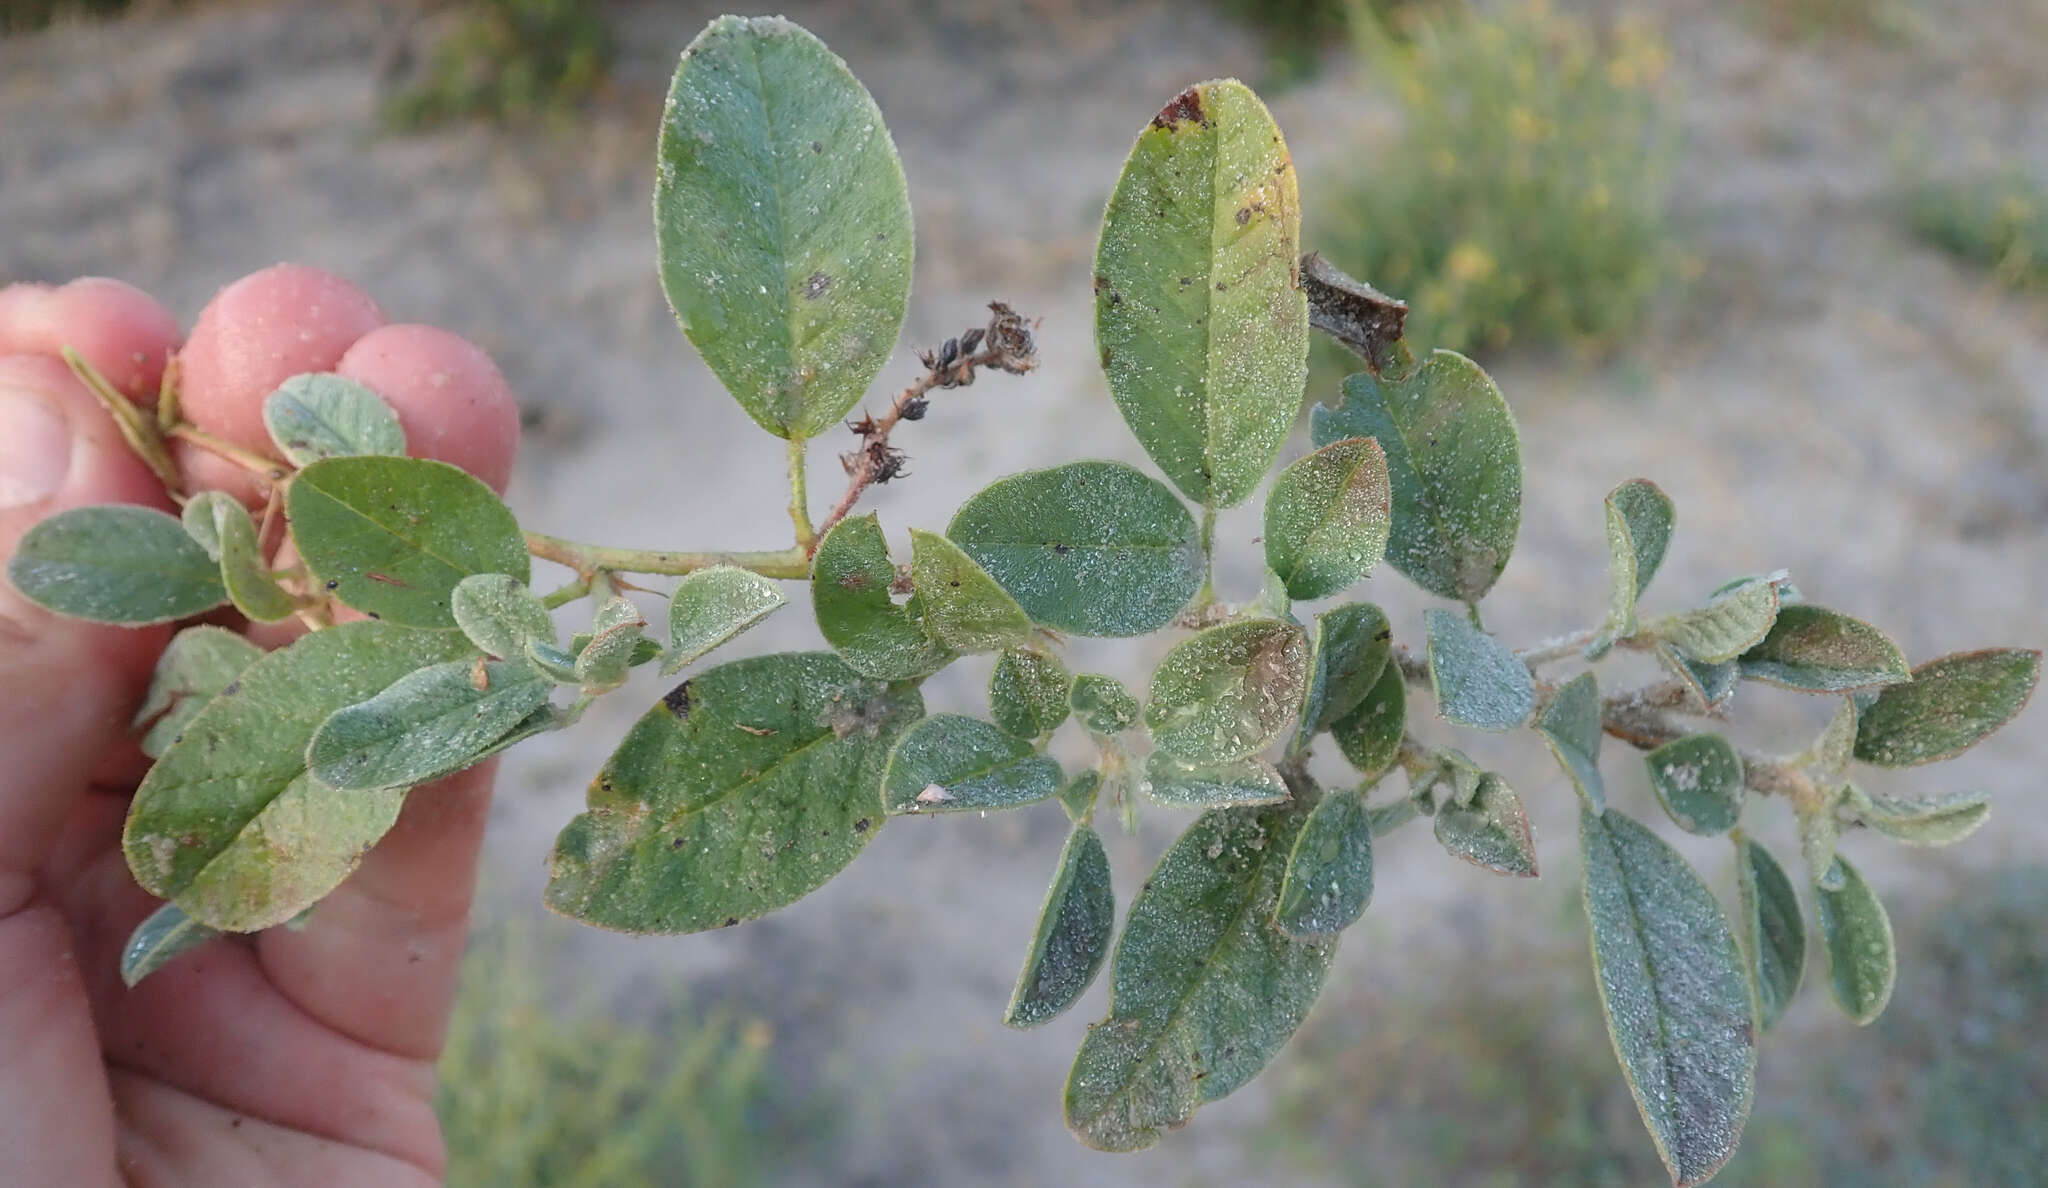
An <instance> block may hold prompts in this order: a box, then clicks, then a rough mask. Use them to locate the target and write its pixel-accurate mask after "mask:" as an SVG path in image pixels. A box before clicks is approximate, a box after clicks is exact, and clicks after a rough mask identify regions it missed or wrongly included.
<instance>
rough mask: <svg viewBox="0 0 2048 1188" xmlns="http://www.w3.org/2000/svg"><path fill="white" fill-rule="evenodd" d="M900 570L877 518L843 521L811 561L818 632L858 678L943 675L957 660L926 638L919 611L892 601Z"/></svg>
mask: <svg viewBox="0 0 2048 1188" xmlns="http://www.w3.org/2000/svg"><path fill="white" fill-rule="evenodd" d="M895 581H896V564H895V562H893V561H891V560H889V545H888V543H887V542H886V541H885V540H884V539H883V537H882V522H881V520H880V519H879V518H877V517H876V515H875V513H873V512H869V513H868V514H867V515H864V516H848V517H847V518H846V519H844V520H841V521H839V523H838V524H837V525H835V526H834V527H833V529H832V531H830V532H828V533H826V534H825V539H824V540H823V541H822V542H821V543H820V544H819V545H818V552H817V555H816V556H815V557H814V558H813V559H812V561H811V602H812V606H813V608H814V609H815V610H816V611H817V615H818V631H819V632H820V633H821V634H823V635H824V637H825V642H826V643H829V644H831V645H832V649H833V650H834V651H836V652H838V653H839V657H840V659H842V660H844V661H846V663H847V666H848V667H850V668H852V669H853V670H854V671H855V672H858V673H862V674H864V675H866V676H871V677H875V678H878V679H880V680H889V681H901V680H915V679H916V678H918V677H922V676H929V675H931V674H932V673H935V672H937V671H938V670H939V669H941V668H944V667H945V666H946V665H947V664H948V663H950V662H951V661H952V659H953V654H952V653H951V652H949V651H947V650H946V649H945V648H944V647H943V646H941V645H940V644H939V643H938V641H936V640H934V639H932V638H931V637H930V636H929V635H926V634H925V631H924V628H923V627H922V626H920V625H919V623H918V618H919V613H918V608H917V607H916V606H915V605H914V604H913V605H898V604H897V602H896V601H895V599H894V598H892V597H891V596H890V588H891V586H892V585H893V584H894V583H895Z"/></svg>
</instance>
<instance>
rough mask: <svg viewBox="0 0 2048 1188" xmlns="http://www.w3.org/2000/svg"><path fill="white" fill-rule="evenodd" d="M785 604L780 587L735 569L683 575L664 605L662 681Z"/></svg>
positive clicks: (724, 567) (716, 568)
mask: <svg viewBox="0 0 2048 1188" xmlns="http://www.w3.org/2000/svg"><path fill="white" fill-rule="evenodd" d="M787 601H789V600H788V599H787V598H785V597H784V596H783V593H782V587H780V586H778V585H776V584H775V583H774V582H771V581H769V580H768V579H767V578H764V577H761V576H759V575H758V574H753V573H749V572H747V571H746V570H744V569H739V568H737V567H735V566H731V565H714V566H712V567H711V568H709V569H700V570H697V571H696V572H695V573H690V574H685V575H684V576H683V580H682V581H679V582H677V583H676V591H675V593H674V594H673V595H671V596H670V597H669V600H668V658H667V659H665V660H663V661H662V662H661V675H663V676H674V675H675V674H677V673H679V672H681V671H682V670H683V669H684V667H685V666H687V665H689V664H690V663H691V662H693V661H695V660H698V659H700V658H702V657H703V656H704V655H706V654H707V653H709V652H710V651H711V650H712V649H713V648H716V647H718V646H720V645H721V644H724V643H725V642H726V641H727V640H730V639H731V638H732V637H734V636H736V635H738V634H739V633H740V632H742V631H745V630H747V629H748V628H749V627H752V626H753V625H754V624H756V623H758V622H760V621H761V620H763V619H765V618H767V617H768V616H769V615H770V614H773V613H774V612H775V611H777V610H780V609H781V607H782V604H783V603H785V602H787Z"/></svg>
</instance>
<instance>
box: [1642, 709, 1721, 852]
mask: <svg viewBox="0 0 2048 1188" xmlns="http://www.w3.org/2000/svg"><path fill="white" fill-rule="evenodd" d="M1644 762H1645V763H1647V764H1648V765H1649V768H1650V786H1651V787H1653V788H1655V789H1656V790H1657V799H1658V801H1659V802H1660V803H1662V804H1663V805H1664V811H1665V812H1666V813H1669V814H1670V816H1671V819H1672V820H1673V821H1676V822H1677V823H1678V827H1679V828H1680V829H1683V830H1685V831H1686V832H1687V833H1698V834H1703V835H1706V836H1712V835H1714V834H1718V833H1726V832H1728V831H1729V830H1730V829H1733V828H1735V823H1736V822H1737V821H1738V820H1740V819H1741V818H1742V802H1743V798H1744V787H1743V783H1742V757H1741V756H1740V755H1737V754H1736V753H1735V746H1734V744H1732V743H1730V742H1729V741H1728V740H1727V739H1726V738H1724V737H1722V736H1721V735H1719V734H1714V733H1711V732H1702V733H1699V734H1688V735H1686V736H1685V737H1684V738H1679V739H1673V740H1672V741H1670V742H1668V743H1665V744H1664V745H1663V746H1661V747H1658V748H1657V749H1656V750H1654V751H1651V752H1650V753H1649V754H1648V755H1647V756H1645V757H1644Z"/></svg>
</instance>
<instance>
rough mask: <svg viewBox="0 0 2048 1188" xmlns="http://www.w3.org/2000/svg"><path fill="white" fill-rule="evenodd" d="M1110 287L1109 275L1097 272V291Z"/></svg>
mask: <svg viewBox="0 0 2048 1188" xmlns="http://www.w3.org/2000/svg"><path fill="white" fill-rule="evenodd" d="M1108 287H1109V278H1108V277H1106V276H1104V275H1102V274H1101V273H1099V272H1098V273H1096V274H1095V291H1096V292H1097V293H1100V292H1102V291H1103V290H1104V289H1107V288H1108Z"/></svg>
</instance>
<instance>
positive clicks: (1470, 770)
mask: <svg viewBox="0 0 2048 1188" xmlns="http://www.w3.org/2000/svg"><path fill="white" fill-rule="evenodd" d="M1485 778H1486V769H1485V768H1483V767H1481V766H1479V765H1478V764H1477V763H1474V762H1472V757H1471V756H1469V755H1467V754H1465V752H1463V751H1460V750H1458V749H1457V748H1456V747H1439V748H1437V751H1436V754H1435V756H1434V761H1433V762H1432V764H1431V765H1430V767H1429V768H1428V769H1427V770H1425V771H1423V772H1422V773H1420V774H1419V775H1417V776H1415V777H1413V778H1412V779H1411V781H1410V787H1409V794H1410V795H1411V796H1414V797H1417V798H1430V797H1434V796H1435V794H1436V792H1437V790H1438V789H1442V790H1443V792H1444V798H1445V799H1447V800H1448V801H1449V802H1450V803H1451V804H1453V805H1456V806H1458V807H1460V808H1470V807H1471V806H1472V802H1473V800H1474V798H1476V797H1477V796H1478V795H1479V785H1480V781H1482V780H1483V779H1485Z"/></svg>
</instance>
